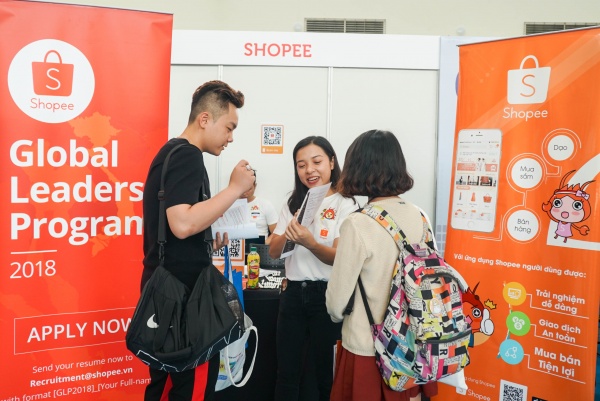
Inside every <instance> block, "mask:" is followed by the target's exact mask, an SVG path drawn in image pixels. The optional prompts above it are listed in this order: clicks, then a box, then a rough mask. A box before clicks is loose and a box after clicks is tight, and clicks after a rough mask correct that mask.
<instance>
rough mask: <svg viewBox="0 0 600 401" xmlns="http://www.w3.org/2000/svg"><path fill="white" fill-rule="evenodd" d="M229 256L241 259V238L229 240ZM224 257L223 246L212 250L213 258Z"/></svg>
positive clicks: (233, 258)
mask: <svg viewBox="0 0 600 401" xmlns="http://www.w3.org/2000/svg"><path fill="white" fill-rule="evenodd" d="M228 246H229V258H230V259H232V260H238V259H240V260H241V259H243V255H242V254H241V250H242V240H241V239H232V240H230V241H229V245H228ZM224 257H225V247H222V248H220V249H217V250H215V251H214V252H213V258H224Z"/></svg>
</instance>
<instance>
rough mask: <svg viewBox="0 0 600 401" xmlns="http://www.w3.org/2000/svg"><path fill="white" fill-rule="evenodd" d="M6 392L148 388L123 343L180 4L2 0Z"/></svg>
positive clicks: (161, 137)
mask: <svg viewBox="0 0 600 401" xmlns="http://www.w3.org/2000/svg"><path fill="white" fill-rule="evenodd" d="M0 21H2V23H0V32H2V33H3V37H6V38H10V40H5V41H4V42H3V44H2V47H1V48H0V54H1V57H0V76H2V77H3V79H2V80H1V82H2V83H1V84H0V85H4V88H3V89H4V90H1V91H0V104H2V108H0V132H1V133H2V135H0V150H1V152H2V154H3V155H4V160H5V163H4V165H3V169H2V173H0V186H1V187H2V188H4V189H5V191H3V193H2V201H1V202H0V213H1V219H2V221H3V223H4V224H2V226H1V227H0V236H1V238H2V239H3V240H4V241H3V243H4V244H5V246H4V247H3V249H2V252H1V258H2V265H3V266H4V269H3V274H2V275H0V324H1V326H2V327H3V328H4V329H5V330H4V335H3V337H2V341H1V342H0V357H2V360H3V361H4V363H3V364H2V367H0V376H2V377H4V378H8V379H7V380H3V382H2V386H0V399H3V400H4V399H11V400H12V399H15V400H17V399H20V400H31V399H45V398H56V397H62V396H68V397H69V398H70V399H81V400H93V399H110V400H131V399H136V398H137V399H141V398H142V394H143V391H144V385H145V384H146V383H147V381H148V371H147V368H146V366H145V365H143V364H142V363H141V362H139V361H137V360H136V359H135V358H134V357H133V355H132V354H131V353H129V352H128V351H127V349H126V347H125V342H124V338H125V332H126V330H127V328H128V326H129V323H130V321H131V316H132V314H133V309H134V307H135V304H136V302H137V300H138V297H139V292H140V277H141V271H142V262H141V261H142V256H143V255H142V191H143V185H144V180H145V177H146V173H147V168H148V166H149V165H150V161H151V159H152V157H153V156H154V154H155V153H156V151H157V149H158V148H159V147H160V146H161V145H162V144H163V143H164V141H165V140H166V139H167V129H168V106H169V74H170V56H171V34H172V16H171V15H166V14H158V13H149V12H139V11H127V10H117V9H108V8H101V7H84V6H73V5H62V4H52V3H38V2H28V1H2V2H0Z"/></svg>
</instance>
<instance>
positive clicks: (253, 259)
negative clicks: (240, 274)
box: [246, 246, 260, 289]
mask: <svg viewBox="0 0 600 401" xmlns="http://www.w3.org/2000/svg"><path fill="white" fill-rule="evenodd" d="M247 264H248V282H247V283H246V288H253V289H257V288H258V276H259V275H260V255H259V254H258V252H256V247H255V246H252V247H250V253H249V254H248V260H247Z"/></svg>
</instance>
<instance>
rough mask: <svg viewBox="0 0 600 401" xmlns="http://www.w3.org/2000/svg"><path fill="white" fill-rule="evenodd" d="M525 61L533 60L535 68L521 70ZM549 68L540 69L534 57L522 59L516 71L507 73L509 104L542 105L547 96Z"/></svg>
mask: <svg viewBox="0 0 600 401" xmlns="http://www.w3.org/2000/svg"><path fill="white" fill-rule="evenodd" d="M527 60H533V62H534V63H535V68H523V67H524V66H525V62H526V61H527ZM549 82H550V67H540V66H539V63H538V60H537V58H536V57H535V56H533V55H529V56H526V57H525V58H523V60H522V61H521V66H520V67H519V69H518V70H509V71H508V85H507V92H508V94H507V100H508V103H510V104H535V103H544V102H545V101H546V97H547V96H548V83H549Z"/></svg>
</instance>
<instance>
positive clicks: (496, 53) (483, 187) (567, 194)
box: [433, 28, 600, 401]
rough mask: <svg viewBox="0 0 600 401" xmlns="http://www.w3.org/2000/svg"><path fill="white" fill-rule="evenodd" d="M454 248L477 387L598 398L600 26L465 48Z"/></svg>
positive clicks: (477, 393) (525, 398)
mask: <svg viewBox="0 0 600 401" xmlns="http://www.w3.org/2000/svg"><path fill="white" fill-rule="evenodd" d="M459 52H460V58H459V62H460V68H459V84H458V106H457V120H456V136H455V145H454V161H453V172H452V181H451V194H450V196H451V197H450V203H449V216H448V235H447V242H446V251H445V254H444V255H445V258H446V259H447V260H448V262H449V263H450V264H451V265H453V266H455V267H456V268H457V269H458V270H459V271H460V272H461V273H462V274H463V276H464V277H465V279H466V280H467V282H468V283H469V289H468V291H467V292H466V294H465V296H464V298H463V302H464V304H465V312H466V314H467V315H468V319H469V320H470V321H471V326H472V329H473V335H472V338H471V348H470V351H469V353H470V357H471V363H470V365H469V366H467V368H466V369H465V378H466V384H467V386H468V390H458V391H457V390H456V389H455V388H454V387H450V386H447V385H443V384H440V386H439V395H438V396H436V397H434V398H433V400H462V399H476V400H480V401H481V400H488V401H489V400H493V401H495V400H500V401H529V400H540V401H544V400H585V401H591V400H593V399H594V385H595V365H596V348H597V344H596V342H597V335H598V326H597V318H598V302H599V292H600V285H599V284H600V271H599V268H598V267H599V265H600V259H599V252H598V251H599V250H600V208H599V206H600V202H599V196H600V179H599V178H598V173H599V172H600V142H598V140H597V138H598V135H599V133H600V114H599V113H598V109H599V108H600V95H599V93H600V80H598V76H600V29H597V28H596V29H582V30H572V31H564V32H560V33H553V34H545V35H535V36H528V37H519V38H513V39H506V40H499V41H491V42H482V43H476V44H467V45H463V46H460V49H459Z"/></svg>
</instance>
